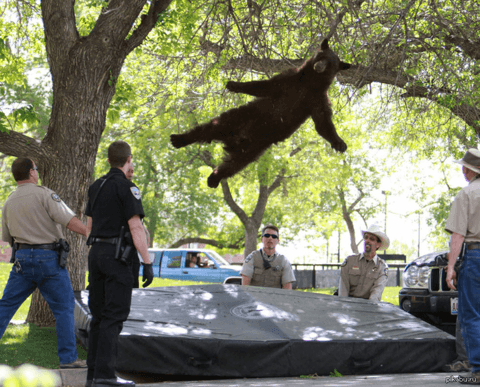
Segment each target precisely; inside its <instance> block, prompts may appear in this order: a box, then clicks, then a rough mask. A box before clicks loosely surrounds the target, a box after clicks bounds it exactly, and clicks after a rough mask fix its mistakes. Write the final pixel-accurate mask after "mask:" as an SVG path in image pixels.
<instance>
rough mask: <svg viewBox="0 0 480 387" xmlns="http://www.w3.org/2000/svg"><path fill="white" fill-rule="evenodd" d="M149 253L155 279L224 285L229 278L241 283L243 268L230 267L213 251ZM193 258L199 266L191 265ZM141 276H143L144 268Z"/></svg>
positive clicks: (158, 251)
mask: <svg viewBox="0 0 480 387" xmlns="http://www.w3.org/2000/svg"><path fill="white" fill-rule="evenodd" d="M148 252H149V254H150V260H151V261H152V263H153V275H154V276H155V277H160V278H168V279H175V280H183V281H201V282H212V283H224V281H225V280H227V278H228V279H229V281H227V282H230V283H233V282H237V281H241V277H240V269H241V268H240V267H238V266H232V265H230V264H229V263H228V262H227V261H226V260H225V259H224V258H223V257H222V256H220V255H219V254H218V253H216V252H215V251H212V250H205V249H148ZM193 257H197V263H198V264H191V263H190V262H192V261H193V259H192V258H193ZM191 266H193V267H191ZM140 275H143V266H142V267H140ZM237 283H238V282H237Z"/></svg>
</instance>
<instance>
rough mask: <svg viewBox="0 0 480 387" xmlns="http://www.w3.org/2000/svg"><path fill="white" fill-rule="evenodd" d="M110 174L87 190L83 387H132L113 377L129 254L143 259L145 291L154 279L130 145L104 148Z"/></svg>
mask: <svg viewBox="0 0 480 387" xmlns="http://www.w3.org/2000/svg"><path fill="white" fill-rule="evenodd" d="M108 161H109V163H110V166H111V169H110V171H109V172H108V173H107V174H106V175H105V176H103V177H101V178H100V179H98V180H97V181H95V182H94V183H93V184H92V185H91V186H90V188H89V190H88V204H87V208H86V211H85V214H86V215H87V228H88V229H89V230H91V232H90V237H89V239H88V242H87V243H88V244H89V245H91V249H90V253H89V256H88V269H89V300H88V306H89V308H90V312H91V313H92V321H91V323H90V333H89V338H88V340H89V341H88V356H87V366H88V373H87V383H86V386H87V387H89V386H129V387H131V386H135V383H134V382H132V381H128V380H123V379H121V378H118V377H116V375H115V365H116V357H117V342H118V336H119V334H120V332H121V330H122V327H123V322H124V321H125V320H126V319H127V317H128V314H129V313H130V304H131V300H132V286H133V275H132V262H131V256H132V250H137V251H138V252H139V253H140V255H141V256H142V259H143V261H144V263H143V265H144V269H143V281H144V283H143V287H146V286H148V285H150V283H151V282H152V280H153V270H152V264H151V262H150V259H149V255H148V248H147V243H146V238H145V232H144V229H143V225H142V222H141V219H142V218H143V217H144V212H143V207H142V201H141V195H140V191H139V189H138V188H137V187H136V185H135V184H134V183H132V182H131V181H129V180H128V179H127V178H126V173H127V171H128V169H129V168H131V167H132V154H131V149H130V146H129V145H128V144H127V143H126V142H125V141H121V140H119V141H115V142H113V143H112V144H111V145H110V146H109V148H108Z"/></svg>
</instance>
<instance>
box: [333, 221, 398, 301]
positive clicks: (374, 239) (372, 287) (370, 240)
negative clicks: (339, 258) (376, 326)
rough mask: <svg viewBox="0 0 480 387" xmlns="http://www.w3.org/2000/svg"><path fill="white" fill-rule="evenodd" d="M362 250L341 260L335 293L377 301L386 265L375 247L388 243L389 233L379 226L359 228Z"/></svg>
mask: <svg viewBox="0 0 480 387" xmlns="http://www.w3.org/2000/svg"><path fill="white" fill-rule="evenodd" d="M362 235H363V239H364V253H363V254H357V255H350V256H348V257H347V258H346V259H345V261H344V262H343V263H342V269H341V273H340V285H339V288H338V295H339V296H340V297H357V298H366V299H369V300H372V301H380V300H381V298H382V293H383V289H385V285H386V284H387V279H388V265H387V264H386V263H385V261H384V260H383V259H381V258H379V257H378V255H377V250H378V249H380V250H386V249H387V248H388V246H389V245H390V240H389V239H388V236H387V235H386V234H385V233H383V232H381V231H380V229H379V228H378V226H376V225H373V226H370V227H369V229H368V230H362Z"/></svg>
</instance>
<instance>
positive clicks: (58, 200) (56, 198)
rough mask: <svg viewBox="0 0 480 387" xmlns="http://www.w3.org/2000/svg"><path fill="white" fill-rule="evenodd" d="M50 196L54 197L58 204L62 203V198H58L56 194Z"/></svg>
mask: <svg viewBox="0 0 480 387" xmlns="http://www.w3.org/2000/svg"><path fill="white" fill-rule="evenodd" d="M50 196H51V197H52V199H53V200H55V201H56V202H58V203H60V202H61V201H62V199H60V196H58V195H57V194H56V193H55V192H53V193H52V194H51V195H50Z"/></svg>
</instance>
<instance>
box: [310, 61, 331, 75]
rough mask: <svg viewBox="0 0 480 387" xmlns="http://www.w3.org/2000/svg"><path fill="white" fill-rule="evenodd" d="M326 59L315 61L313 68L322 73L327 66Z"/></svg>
mask: <svg viewBox="0 0 480 387" xmlns="http://www.w3.org/2000/svg"><path fill="white" fill-rule="evenodd" d="M327 64H328V61H327V60H326V59H320V60H319V61H318V62H317V63H315V64H314V65H313V69H314V70H315V71H316V72H317V73H323V72H324V71H325V69H326V68H327Z"/></svg>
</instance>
